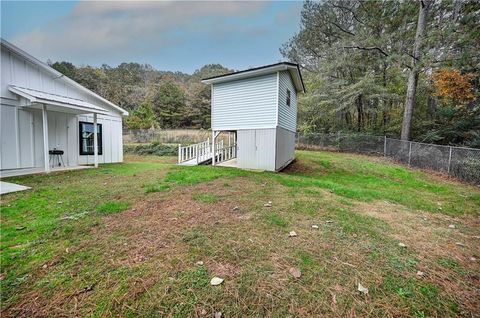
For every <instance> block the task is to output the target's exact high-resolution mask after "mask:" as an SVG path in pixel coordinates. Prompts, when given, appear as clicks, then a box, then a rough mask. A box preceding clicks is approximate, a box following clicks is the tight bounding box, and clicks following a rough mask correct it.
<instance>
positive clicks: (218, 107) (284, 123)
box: [179, 62, 305, 171]
mask: <svg viewBox="0 0 480 318" xmlns="http://www.w3.org/2000/svg"><path fill="white" fill-rule="evenodd" d="M202 83H205V84H211V89H212V94H211V96H212V97H211V103H212V110H211V114H212V119H211V120H212V132H213V136H212V142H211V145H210V142H209V141H208V142H206V143H201V144H197V145H191V146H188V147H179V162H180V163H182V162H185V163H201V162H203V161H206V160H207V159H209V158H211V160H212V164H213V165H215V164H220V165H226V166H234V167H239V168H245V169H260V170H267V171H279V170H281V169H283V168H284V167H286V166H287V165H288V164H289V163H290V162H291V161H292V160H293V159H294V157H295V133H296V129H297V93H299V92H305V87H304V84H303V81H302V75H301V73H300V68H299V67H298V65H297V64H293V63H288V62H283V63H277V64H272V65H267V66H262V67H258V68H253V69H249V70H245V71H239V72H235V73H231V74H226V75H221V76H215V77H211V78H207V79H204V80H203V81H202ZM222 132H226V133H228V139H226V140H228V145H225V143H226V142H225V140H220V141H218V142H217V138H218V136H219V134H220V133H222ZM212 148H213V153H214V154H215V155H214V156H212V155H209V154H210V153H211V151H210V150H212Z"/></svg>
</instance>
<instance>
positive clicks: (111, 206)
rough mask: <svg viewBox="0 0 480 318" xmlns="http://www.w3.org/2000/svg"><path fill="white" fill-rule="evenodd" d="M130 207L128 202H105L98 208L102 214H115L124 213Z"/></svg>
mask: <svg viewBox="0 0 480 318" xmlns="http://www.w3.org/2000/svg"><path fill="white" fill-rule="evenodd" d="M129 207H130V204H129V203H128V202H115V201H113V202H105V203H102V204H100V205H99V206H97V212H98V213H100V214H104V215H106V214H113V213H118V212H122V211H124V210H126V209H128V208H129Z"/></svg>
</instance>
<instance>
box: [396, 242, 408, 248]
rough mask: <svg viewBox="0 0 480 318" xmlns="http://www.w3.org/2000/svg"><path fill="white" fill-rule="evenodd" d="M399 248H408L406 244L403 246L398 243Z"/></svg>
mask: <svg viewBox="0 0 480 318" xmlns="http://www.w3.org/2000/svg"><path fill="white" fill-rule="evenodd" d="M398 246H400V247H403V248H406V247H407V245H405V244H403V243H398Z"/></svg>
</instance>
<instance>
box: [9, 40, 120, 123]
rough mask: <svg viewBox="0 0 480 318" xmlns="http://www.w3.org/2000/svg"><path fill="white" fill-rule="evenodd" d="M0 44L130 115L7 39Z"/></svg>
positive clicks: (118, 110)
mask: <svg viewBox="0 0 480 318" xmlns="http://www.w3.org/2000/svg"><path fill="white" fill-rule="evenodd" d="M0 42H1V45H2V46H3V47H5V48H7V49H8V50H10V51H12V52H13V53H15V54H17V55H18V56H20V57H22V58H24V59H25V60H27V61H29V62H30V63H33V64H34V65H37V66H39V67H40V68H41V69H43V70H44V71H46V72H48V73H50V74H52V75H54V76H56V77H57V78H59V79H61V80H63V81H65V82H66V83H68V84H70V85H72V86H73V87H75V88H77V89H78V90H80V91H83V92H85V93H87V94H88V95H90V96H92V97H94V98H96V99H98V100H100V101H102V102H103V103H105V104H107V105H109V106H110V107H112V108H113V109H114V110H116V111H117V112H119V113H120V114H122V115H123V116H127V115H128V112H127V111H126V110H125V109H123V108H121V107H120V106H117V105H115V104H114V103H112V102H111V101H109V100H107V99H105V98H103V97H102V96H100V95H98V94H96V93H94V92H92V91H91V90H89V89H88V88H86V87H83V86H82V85H80V84H79V83H77V82H75V81H74V80H72V79H70V78H68V77H67V76H65V75H64V74H62V73H60V72H58V71H57V70H55V69H54V68H52V67H50V66H49V65H47V64H46V63H44V62H42V61H40V60H38V59H37V58H35V57H33V56H32V55H30V54H28V53H27V52H25V51H23V50H22V49H20V48H19V47H17V46H15V45H13V44H12V43H10V42H8V41H6V40H5V39H3V38H0Z"/></svg>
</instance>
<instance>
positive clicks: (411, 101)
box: [401, 0, 432, 140]
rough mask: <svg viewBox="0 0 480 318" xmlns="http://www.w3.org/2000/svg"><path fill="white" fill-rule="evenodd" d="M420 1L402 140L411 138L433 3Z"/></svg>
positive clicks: (430, 0)
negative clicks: (419, 74)
mask: <svg viewBox="0 0 480 318" xmlns="http://www.w3.org/2000/svg"><path fill="white" fill-rule="evenodd" d="M419 2H420V7H419V11H418V22H417V32H416V34H415V44H414V48H413V55H412V66H411V68H410V74H409V75H408V84H407V98H406V101H405V111H404V113H403V123H402V134H401V139H402V140H410V139H411V134H412V117H413V109H414V108H415V95H416V92H417V83H418V73H419V71H420V67H419V64H420V48H421V46H422V43H423V37H424V35H425V27H426V22H427V14H428V10H429V9H430V6H431V4H432V0H420V1H419Z"/></svg>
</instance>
